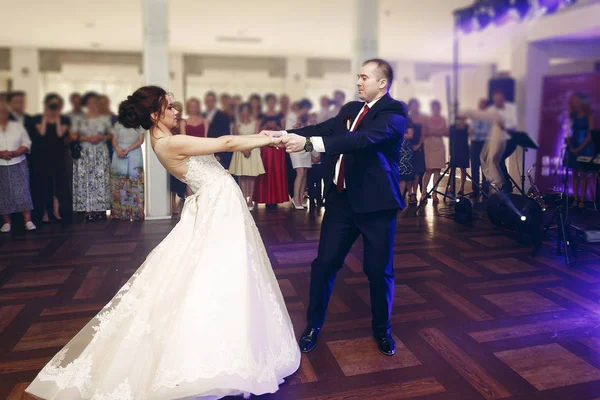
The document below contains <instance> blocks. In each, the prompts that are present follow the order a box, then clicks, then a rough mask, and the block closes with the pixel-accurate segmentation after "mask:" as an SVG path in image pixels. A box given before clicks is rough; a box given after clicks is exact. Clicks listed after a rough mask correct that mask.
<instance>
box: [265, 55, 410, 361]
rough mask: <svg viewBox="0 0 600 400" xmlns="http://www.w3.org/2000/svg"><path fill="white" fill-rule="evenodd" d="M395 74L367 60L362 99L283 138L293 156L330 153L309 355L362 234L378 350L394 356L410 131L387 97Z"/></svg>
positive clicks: (306, 338) (305, 345)
mask: <svg viewBox="0 0 600 400" xmlns="http://www.w3.org/2000/svg"><path fill="white" fill-rule="evenodd" d="M393 77H394V74H393V71H392V68H391V67H390V65H389V64H388V63H387V62H386V61H384V60H381V59H372V60H367V61H365V62H364V63H363V65H362V67H361V69H360V73H359V74H358V81H357V87H358V97H359V98H360V99H361V100H362V102H358V101H353V102H350V103H347V104H346V105H344V106H343V107H342V108H341V110H340V112H339V114H338V115H337V116H336V117H334V118H331V119H329V120H327V121H325V122H322V123H320V124H318V125H314V126H308V127H306V128H301V129H292V130H289V131H283V132H263V133H264V134H270V135H278V134H279V135H281V134H283V135H284V136H283V139H282V143H283V144H285V147H286V149H287V151H288V152H298V151H302V150H305V151H307V152H311V151H312V150H316V151H318V152H321V153H326V155H327V157H325V166H324V171H326V172H325V176H324V181H325V187H324V194H325V199H326V203H325V204H326V206H325V207H326V210H325V215H324V217H323V224H322V226H321V238H320V240H319V251H318V254H317V258H316V259H315V260H314V261H313V263H312V268H311V281H310V303H309V305H308V311H307V322H308V326H307V327H306V329H305V330H304V333H303V334H302V336H301V338H300V340H299V345H300V350H301V351H302V352H303V353H308V352H309V351H311V350H312V349H314V347H315V346H316V344H317V338H318V336H319V331H320V330H321V327H322V326H323V322H324V321H325V311H326V309H327V304H328V303H329V298H330V296H331V291H332V289H333V284H334V282H335V277H336V274H337V272H338V271H339V270H340V269H341V268H342V264H343V263H344V259H345V258H346V256H347V255H348V252H349V251H350V248H351V247H352V245H353V244H354V242H355V241H356V239H357V238H358V236H359V235H362V237H363V239H364V247H365V251H364V262H363V270H364V272H365V273H366V275H367V277H368V279H369V285H370V294H371V312H372V314H373V320H372V328H373V335H374V337H375V340H376V341H377V343H378V346H379V350H380V351H381V352H382V353H383V354H385V355H388V356H392V355H394V354H395V352H396V343H395V342H394V340H393V339H392V337H391V335H390V328H391V325H390V314H391V310H392V303H393V300H394V266H393V253H394V234H395V232H396V214H397V211H398V209H402V208H404V200H403V198H402V196H401V194H400V189H399V182H398V178H399V177H398V158H399V152H400V145H401V143H402V138H403V136H404V132H405V127H406V117H407V111H406V106H405V105H404V103H402V102H399V101H396V100H394V99H392V98H391V97H390V95H389V93H388V91H389V89H390V86H391V85H392V80H393Z"/></svg>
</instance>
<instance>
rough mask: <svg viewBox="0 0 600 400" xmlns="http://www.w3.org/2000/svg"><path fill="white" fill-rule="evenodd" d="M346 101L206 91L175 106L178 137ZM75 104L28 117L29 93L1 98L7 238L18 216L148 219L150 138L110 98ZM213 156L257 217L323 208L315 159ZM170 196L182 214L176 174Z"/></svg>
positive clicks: (329, 110) (0, 185) (236, 130)
mask: <svg viewBox="0 0 600 400" xmlns="http://www.w3.org/2000/svg"><path fill="white" fill-rule="evenodd" d="M344 101H345V95H344V93H343V92H341V91H336V92H335V93H334V95H333V98H332V99H329V98H327V97H325V96H324V97H323V98H322V99H321V109H320V110H319V112H318V113H317V112H313V113H311V112H310V111H311V110H312V108H313V107H312V104H311V102H310V101H309V100H307V99H302V100H300V101H297V102H294V103H291V102H290V100H289V98H288V97H287V96H286V95H282V96H280V97H279V98H277V96H275V95H274V94H268V95H266V96H265V97H264V99H263V98H262V97H261V96H259V95H256V94H254V95H251V96H250V97H249V98H248V99H247V101H246V102H244V101H243V99H242V97H241V96H237V95H236V96H230V95H228V94H221V95H220V96H219V97H217V95H216V93H214V92H208V93H206V95H205V96H204V99H203V102H201V101H200V100H199V99H197V98H189V99H187V100H186V101H185V107H183V105H182V104H179V105H178V106H179V107H180V111H181V114H180V115H185V117H184V118H181V119H180V121H179V123H178V125H177V126H176V127H175V128H174V129H173V133H174V134H184V135H191V136H197V137H219V136H223V135H229V134H234V135H249V134H254V133H256V132H259V131H261V130H263V129H276V130H282V129H286V128H288V129H289V128H292V127H301V126H306V125H308V124H316V123H318V122H321V121H323V120H325V119H328V118H330V117H332V116H334V115H337V112H338V111H339V109H340V108H341V106H342V105H343V103H344ZM69 103H70V110H69V112H63V110H64V108H65V102H64V100H63V98H62V97H61V96H60V95H58V94H56V93H49V94H47V95H46V96H45V98H44V100H43V111H42V113H40V114H38V115H34V116H32V115H28V114H27V113H26V109H25V104H26V93H24V92H21V91H14V92H10V93H3V94H0V193H2V195H1V196H0V214H2V216H3V224H2V226H1V228H0V230H1V232H3V233H8V232H10V231H11V229H12V227H13V218H14V217H15V216H16V215H20V218H22V219H23V223H24V227H25V229H26V230H29V231H32V230H35V229H37V227H38V226H40V225H41V224H44V223H46V222H51V221H62V222H64V223H69V222H70V221H71V219H72V217H73V212H76V213H83V214H85V218H86V219H87V220H99V219H106V218H107V211H108V210H110V216H111V218H115V219H122V220H142V219H144V168H143V155H142V149H141V146H142V144H143V142H144V131H143V130H140V129H138V130H136V129H128V128H125V127H124V126H122V125H121V124H120V123H118V122H117V116H116V115H115V114H114V113H112V112H111V109H110V101H109V98H108V97H107V96H105V95H102V94H98V93H95V92H88V93H85V94H83V95H81V94H78V93H73V94H72V95H71V96H70V97H69ZM263 103H264V105H263ZM176 106H177V105H176ZM203 108H204V110H203ZM215 157H216V158H217V160H218V161H219V162H220V163H221V164H222V165H223V166H224V167H225V168H227V169H229V171H230V172H231V174H232V175H233V176H235V177H236V180H237V181H238V182H239V184H240V188H241V190H242V192H243V193H244V197H245V198H246V201H247V203H248V207H249V208H250V209H251V210H252V209H253V208H254V207H255V205H256V204H257V203H262V204H266V205H267V207H274V206H276V205H277V204H281V203H285V202H288V201H291V203H292V205H293V207H294V208H295V209H305V208H306V207H307V206H308V204H307V201H306V198H307V196H306V194H307V193H308V195H309V197H308V198H309V200H310V202H311V203H312V204H313V205H314V206H315V207H316V206H321V205H322V204H323V199H322V195H321V180H322V179H321V173H320V157H321V155H320V154H319V153H314V152H313V153H309V154H306V153H301V154H294V155H292V156H290V155H289V154H287V153H286V152H285V151H284V150H281V149H276V148H265V149H256V150H253V151H249V152H241V153H235V154H232V153H218V154H216V155H215ZM170 189H171V192H172V195H171V196H172V207H173V213H174V214H177V213H178V204H177V197H180V198H184V197H185V196H186V195H187V194H189V189H188V188H187V186H186V185H185V183H184V182H181V181H179V180H178V179H176V178H174V177H171V179H170Z"/></svg>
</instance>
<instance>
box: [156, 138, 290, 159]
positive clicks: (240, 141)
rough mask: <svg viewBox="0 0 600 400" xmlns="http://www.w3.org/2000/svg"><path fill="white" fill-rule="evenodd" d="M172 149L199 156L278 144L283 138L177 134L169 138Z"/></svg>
mask: <svg viewBox="0 0 600 400" xmlns="http://www.w3.org/2000/svg"><path fill="white" fill-rule="evenodd" d="M167 140H168V141H167V146H169V147H170V150H171V151H173V152H175V153H177V154H181V155H184V156H198V155H206V154H214V153H219V152H234V151H245V150H252V149H255V148H257V147H265V146H277V145H279V144H280V143H281V138H274V137H269V136H265V135H242V136H233V135H225V136H221V137H219V138H198V137H193V136H187V135H185V136H184V135H176V136H172V137H170V138H169V139H167Z"/></svg>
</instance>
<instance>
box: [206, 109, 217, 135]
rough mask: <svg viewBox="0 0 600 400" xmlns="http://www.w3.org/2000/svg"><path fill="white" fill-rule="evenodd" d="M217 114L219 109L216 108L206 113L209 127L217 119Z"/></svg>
mask: <svg viewBox="0 0 600 400" xmlns="http://www.w3.org/2000/svg"><path fill="white" fill-rule="evenodd" d="M216 113H217V108H216V107H215V108H213V109H212V110H210V111H208V112H207V113H206V119H207V120H208V124H209V125H210V124H211V123H212V120H213V118H214V117H215V114H216ZM207 130H208V129H207Z"/></svg>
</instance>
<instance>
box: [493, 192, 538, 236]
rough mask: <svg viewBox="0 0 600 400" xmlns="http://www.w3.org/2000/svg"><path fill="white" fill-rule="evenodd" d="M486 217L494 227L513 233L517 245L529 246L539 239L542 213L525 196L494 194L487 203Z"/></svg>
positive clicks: (535, 204) (531, 200) (534, 203)
mask: <svg viewBox="0 0 600 400" xmlns="http://www.w3.org/2000/svg"><path fill="white" fill-rule="evenodd" d="M487 215H488V218H489V219H490V221H491V222H492V223H493V224H494V225H496V226H499V227H502V228H504V229H508V230H510V231H514V232H515V233H516V234H517V241H518V242H519V243H526V244H530V243H532V242H534V243H535V242H537V241H538V240H540V239H541V231H542V225H543V219H544V212H543V211H542V209H541V208H540V206H539V204H538V203H537V202H536V201H535V200H533V199H531V198H529V197H527V196H523V195H520V194H513V193H510V194H505V193H494V194H493V195H492V196H490V198H489V199H488V202H487Z"/></svg>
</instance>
